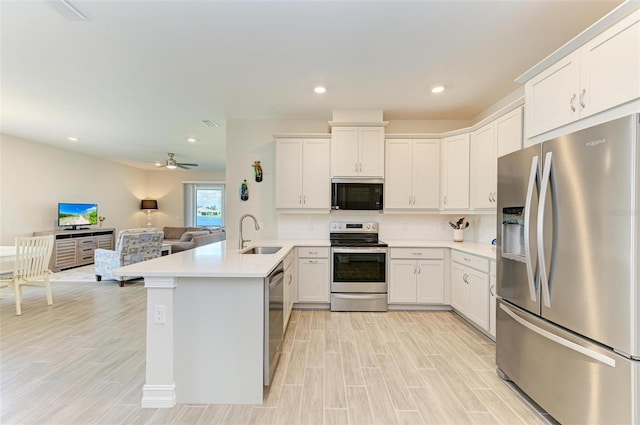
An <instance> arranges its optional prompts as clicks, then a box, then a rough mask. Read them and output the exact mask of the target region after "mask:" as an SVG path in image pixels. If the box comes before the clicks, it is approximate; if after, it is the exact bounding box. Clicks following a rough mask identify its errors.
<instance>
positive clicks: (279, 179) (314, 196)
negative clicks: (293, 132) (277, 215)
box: [275, 137, 331, 212]
mask: <svg viewBox="0 0 640 425" xmlns="http://www.w3.org/2000/svg"><path fill="white" fill-rule="evenodd" d="M275 144H276V167H275V176H276V182H275V183H276V208H278V209H318V210H325V211H327V212H328V211H329V210H330V209H331V178H330V177H329V170H330V153H329V151H330V148H331V145H330V141H329V138H328V137H326V138H324V139H323V138H314V139H302V138H282V139H276V142H275Z"/></svg>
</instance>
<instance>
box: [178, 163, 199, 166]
mask: <svg viewBox="0 0 640 425" xmlns="http://www.w3.org/2000/svg"><path fill="white" fill-rule="evenodd" d="M178 165H186V166H188V167H197V166H198V164H189V163H188V162H178Z"/></svg>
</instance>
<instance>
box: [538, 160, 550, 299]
mask: <svg viewBox="0 0 640 425" xmlns="http://www.w3.org/2000/svg"><path fill="white" fill-rule="evenodd" d="M552 158H553V155H552V152H547V154H546V155H545V157H544V169H543V170H542V184H541V186H542V187H541V189H540V202H539V203H538V264H539V265H540V286H541V287H542V303H543V304H544V306H545V307H547V308H549V307H551V297H550V294H549V279H548V277H547V263H546V260H545V258H544V219H545V217H544V210H545V206H546V201H547V192H548V190H549V184H550V183H549V182H550V179H551V161H552Z"/></svg>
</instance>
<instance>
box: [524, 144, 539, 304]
mask: <svg viewBox="0 0 640 425" xmlns="http://www.w3.org/2000/svg"><path fill="white" fill-rule="evenodd" d="M539 163H540V160H539V158H538V155H536V156H534V157H533V158H531V171H530V172H529V184H528V186H527V198H526V200H525V207H524V258H525V264H526V265H527V281H528V282H529V296H530V297H531V301H533V302H536V287H535V280H534V275H533V260H532V258H531V238H530V237H529V231H530V228H531V201H532V200H533V189H534V188H535V185H536V182H537V181H538V168H539V166H540V165H539Z"/></svg>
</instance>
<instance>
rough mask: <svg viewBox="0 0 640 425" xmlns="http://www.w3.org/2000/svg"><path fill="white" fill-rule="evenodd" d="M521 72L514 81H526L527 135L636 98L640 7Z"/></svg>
mask: <svg viewBox="0 0 640 425" xmlns="http://www.w3.org/2000/svg"><path fill="white" fill-rule="evenodd" d="M525 75H526V74H525ZM523 77H524V76H522V77H519V78H518V79H517V80H516V81H517V82H519V83H523V82H524V83H525V98H526V104H527V110H526V113H525V114H526V117H525V121H526V124H525V128H526V136H527V138H532V137H534V136H537V135H540V134H542V133H545V132H547V131H550V130H553V129H556V128H558V127H561V126H563V125H566V124H569V123H572V122H574V121H577V120H579V119H582V118H585V117H587V116H591V115H594V114H597V113H599V112H602V111H605V110H607V109H610V108H613V107H615V106H618V105H622V104H623V103H626V102H629V101H632V100H634V99H638V98H640V10H637V11H635V12H634V13H632V14H630V15H629V16H627V17H626V18H624V19H622V20H621V21H620V22H618V23H616V24H615V25H613V26H612V27H611V28H609V29H607V30H606V31H604V32H602V33H601V34H600V35H598V36H596V37H595V38H593V39H592V40H591V41H589V42H587V43H586V44H584V45H583V46H581V47H580V48H579V49H577V50H575V51H573V52H572V53H570V54H568V55H567V56H565V57H564V58H562V59H560V60H559V61H557V62H556V63H554V64H553V65H551V66H549V67H548V68H547V69H545V70H543V71H542V72H540V73H539V74H538V75H536V76H535V77H533V78H531V79H530V80H529V81H526V82H525V81H524V78H523Z"/></svg>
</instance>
